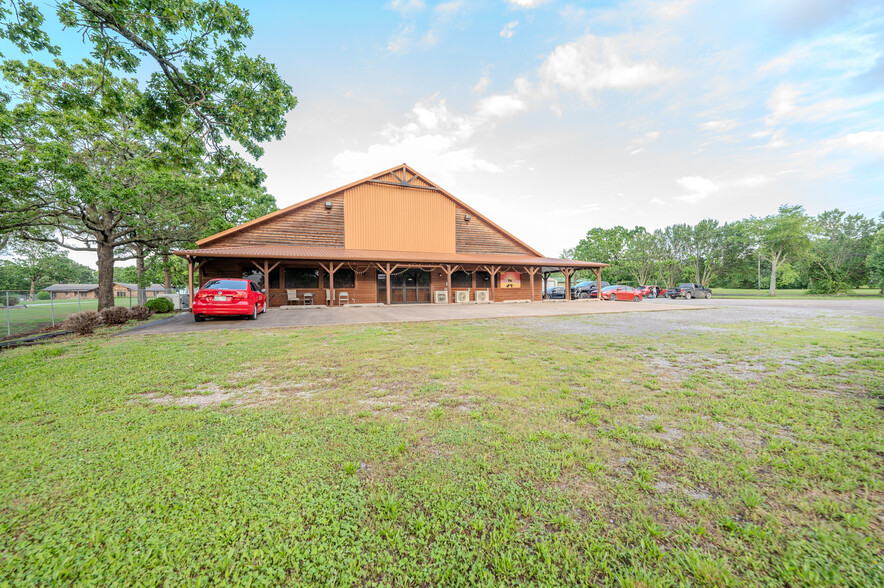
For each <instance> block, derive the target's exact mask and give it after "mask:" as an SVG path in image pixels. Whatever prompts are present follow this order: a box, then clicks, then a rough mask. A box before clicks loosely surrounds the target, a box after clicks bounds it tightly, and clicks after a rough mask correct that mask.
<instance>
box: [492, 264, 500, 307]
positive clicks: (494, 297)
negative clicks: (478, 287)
mask: <svg viewBox="0 0 884 588" xmlns="http://www.w3.org/2000/svg"><path fill="white" fill-rule="evenodd" d="M490 269H491V271H490V272H489V273H490V274H491V302H497V297H496V296H495V295H494V291H495V290H496V289H497V288H495V287H494V276H496V275H497V272H499V271H500V266H496V267H495V266H491V268H490Z"/></svg>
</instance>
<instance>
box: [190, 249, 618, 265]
mask: <svg viewBox="0 0 884 588" xmlns="http://www.w3.org/2000/svg"><path fill="white" fill-rule="evenodd" d="M175 255H179V256H181V257H196V258H217V257H228V258H229V257H241V258H261V259H303V260H311V261H313V260H315V261H359V262H369V263H370V262H397V263H409V264H418V265H419V264H427V265H433V264H443V263H444V264H461V265H504V266H536V267H551V268H558V267H568V268H601V267H608V264H606V263H595V262H591V261H577V260H573V259H559V258H554V257H542V256H536V257H535V256H530V255H514V254H505V253H494V254H485V253H424V252H417V251H373V250H367V249H343V248H337V247H300V246H292V245H249V246H242V247H210V248H207V249H184V250H180V251H175Z"/></svg>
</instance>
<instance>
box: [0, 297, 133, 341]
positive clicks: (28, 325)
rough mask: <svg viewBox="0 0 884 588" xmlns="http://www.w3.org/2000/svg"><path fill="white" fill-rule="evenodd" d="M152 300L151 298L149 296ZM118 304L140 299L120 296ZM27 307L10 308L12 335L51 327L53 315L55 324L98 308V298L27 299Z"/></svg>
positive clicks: (0, 325)
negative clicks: (78, 313)
mask: <svg viewBox="0 0 884 588" xmlns="http://www.w3.org/2000/svg"><path fill="white" fill-rule="evenodd" d="M148 300H150V298H148ZM114 302H115V303H116V306H125V307H127V308H128V307H131V306H137V305H138V300H137V299H135V298H132V299H131V300H130V298H129V297H128V296H126V297H120V298H115V299H114ZM22 304H24V305H25V306H26V307H27V308H17V307H16V308H10V309H8V310H9V323H10V330H11V334H12V335H20V334H22V333H30V332H32V331H35V330H38V329H43V328H45V327H51V326H52V322H53V315H54V317H55V324H56V325H60V324H61V323H62V322H64V319H65V318H67V316H68V315H70V314H74V313H76V312H80V311H83V310H97V309H98V300H97V299H92V300H80V301H77V300H68V299H61V300H55V301H53V302H52V304H51V305H50V304H49V301H48V300H37V301H31V300H27V301H24V302H22ZM6 311H7V309H6V308H0V337H5V336H6V320H7V318H6Z"/></svg>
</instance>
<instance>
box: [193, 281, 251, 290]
mask: <svg viewBox="0 0 884 588" xmlns="http://www.w3.org/2000/svg"><path fill="white" fill-rule="evenodd" d="M247 284H248V282H246V281H245V280H209V281H208V282H206V285H205V286H203V287H202V288H200V290H245V289H246V288H248V286H247Z"/></svg>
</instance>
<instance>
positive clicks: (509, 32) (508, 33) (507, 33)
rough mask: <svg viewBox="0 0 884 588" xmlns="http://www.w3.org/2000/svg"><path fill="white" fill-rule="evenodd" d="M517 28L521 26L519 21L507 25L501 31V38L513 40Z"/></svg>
mask: <svg viewBox="0 0 884 588" xmlns="http://www.w3.org/2000/svg"><path fill="white" fill-rule="evenodd" d="M517 26H519V21H517V20H514V21H512V22H508V23H506V26H505V27H503V30H501V31H500V36H501V37H503V38H504V39H512V37H513V35H515V34H516V27H517Z"/></svg>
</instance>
